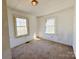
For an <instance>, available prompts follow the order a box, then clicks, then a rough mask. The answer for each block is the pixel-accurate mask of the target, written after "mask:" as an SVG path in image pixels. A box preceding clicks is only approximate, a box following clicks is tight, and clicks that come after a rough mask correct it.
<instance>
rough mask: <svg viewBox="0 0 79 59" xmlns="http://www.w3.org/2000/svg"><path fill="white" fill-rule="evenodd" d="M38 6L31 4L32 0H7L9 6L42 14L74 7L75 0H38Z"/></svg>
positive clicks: (37, 14) (33, 13) (34, 13)
mask: <svg viewBox="0 0 79 59" xmlns="http://www.w3.org/2000/svg"><path fill="white" fill-rule="evenodd" d="M38 2H39V3H38V5H37V6H32V5H31V0H7V4H8V7H9V8H13V9H16V10H20V11H24V12H28V13H30V14H32V15H35V16H41V15H46V14H50V13H53V12H56V11H58V10H62V9H65V8H69V7H72V6H73V5H74V0H50V1H49V0H38Z"/></svg>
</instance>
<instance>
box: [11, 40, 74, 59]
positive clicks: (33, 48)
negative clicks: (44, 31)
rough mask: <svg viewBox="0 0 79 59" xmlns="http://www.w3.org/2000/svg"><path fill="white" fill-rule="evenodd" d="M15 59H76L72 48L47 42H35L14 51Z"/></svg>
mask: <svg viewBox="0 0 79 59" xmlns="http://www.w3.org/2000/svg"><path fill="white" fill-rule="evenodd" d="M12 56H13V59H75V56H74V53H73V49H72V47H70V46H66V45H63V44H59V43H56V42H52V41H47V40H33V41H31V42H30V43H27V44H23V45H21V46H18V47H16V48H13V49H12Z"/></svg>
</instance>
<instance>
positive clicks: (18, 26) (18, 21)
mask: <svg viewBox="0 0 79 59" xmlns="http://www.w3.org/2000/svg"><path fill="white" fill-rule="evenodd" d="M14 20H15V22H14V26H15V35H16V37H19V36H23V35H27V34H28V21H27V19H26V18H20V17H15V19H14Z"/></svg>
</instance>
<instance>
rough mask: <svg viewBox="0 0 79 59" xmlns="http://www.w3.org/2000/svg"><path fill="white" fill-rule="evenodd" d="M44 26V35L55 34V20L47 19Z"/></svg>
mask: <svg viewBox="0 0 79 59" xmlns="http://www.w3.org/2000/svg"><path fill="white" fill-rule="evenodd" d="M45 26H46V28H45V33H46V34H55V18H50V19H47V21H46V24H45Z"/></svg>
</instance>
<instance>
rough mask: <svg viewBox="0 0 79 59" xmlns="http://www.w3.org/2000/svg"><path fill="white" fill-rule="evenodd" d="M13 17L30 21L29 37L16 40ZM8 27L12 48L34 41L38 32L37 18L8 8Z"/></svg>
mask: <svg viewBox="0 0 79 59" xmlns="http://www.w3.org/2000/svg"><path fill="white" fill-rule="evenodd" d="M13 15H18V16H23V17H27V18H28V20H29V32H30V33H29V35H28V36H23V37H19V38H16V37H15V35H14V24H13ZM8 22H9V23H8V25H9V37H10V47H11V48H13V47H16V46H18V45H20V44H23V43H25V42H27V41H30V40H32V37H33V34H34V32H36V17H35V16H33V15H32V16H31V15H29V14H28V13H24V12H21V11H18V10H13V9H11V8H8Z"/></svg>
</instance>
